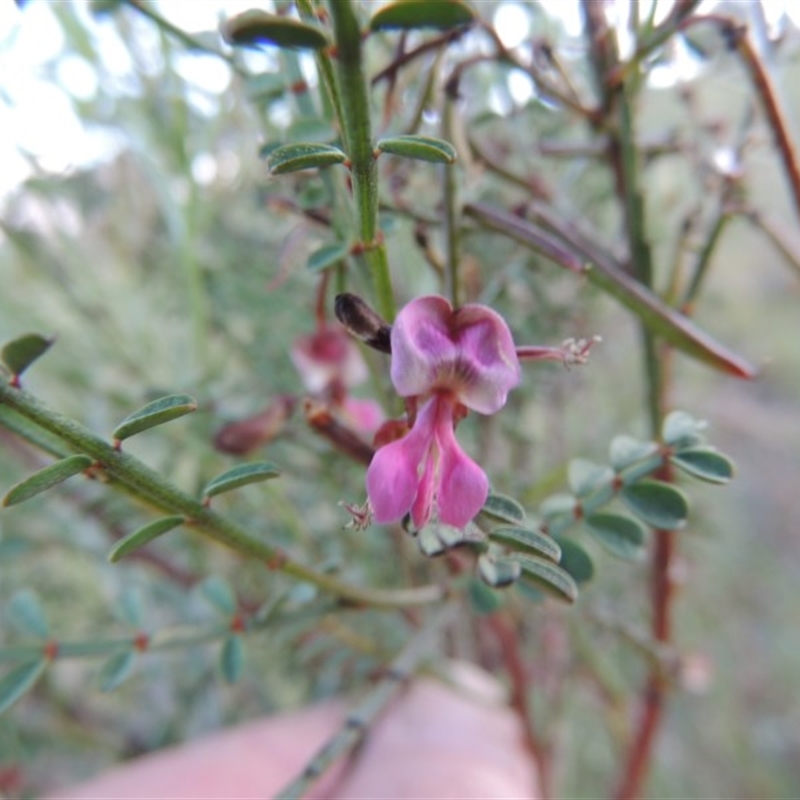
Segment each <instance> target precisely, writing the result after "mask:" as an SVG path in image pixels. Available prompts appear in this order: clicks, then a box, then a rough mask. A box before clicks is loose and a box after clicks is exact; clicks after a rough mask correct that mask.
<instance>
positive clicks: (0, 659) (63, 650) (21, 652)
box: [0, 603, 335, 664]
mask: <svg viewBox="0 0 800 800" xmlns="http://www.w3.org/2000/svg"><path fill="white" fill-rule="evenodd" d="M334 608H335V606H334V605H332V604H330V603H328V604H326V605H324V606H314V607H312V608H303V609H298V610H297V611H293V612H289V613H286V614H284V615H282V616H279V617H272V616H269V617H266V618H264V619H257V618H255V617H251V618H250V619H248V620H247V622H246V623H245V625H244V628H243V629H242V630H240V631H237V632H238V633H239V634H240V635H243V636H246V635H248V634H252V633H258V632H260V631H262V630H264V629H265V628H267V627H269V628H270V629H272V627H273V626H275V625H289V624H294V623H297V622H303V621H306V620H309V619H315V618H316V619H319V618H320V617H322V616H324V614H326V613H328V612H330V611H332V610H334ZM231 634H232V630H231V625H230V623H219V624H217V625H213V626H212V627H209V628H204V629H201V630H193V631H190V632H188V631H186V629H185V627H181V628H173V629H170V628H166V629H164V630H162V631H158V632H156V633H154V634H152V635H146V636H143V634H141V633H137V634H135V635H133V636H120V637H118V638H115V639H92V640H90V641H85V642H69V641H64V642H61V641H58V640H50V641H48V642H46V643H45V642H40V643H37V644H27V645H15V646H13V647H0V664H8V663H19V662H26V661H35V660H36V659H37V658H41V657H42V655H43V654H44V650H45V648H47V649H48V650H49V649H50V648H53V650H54V651H55V656H53V658H54V659H55V660H58V661H62V660H64V659H69V658H103V657H106V656H113V655H116V654H117V653H125V652H127V651H129V650H137V651H138V652H140V653H142V654H143V655H144V654H147V653H156V652H164V651H167V650H179V649H182V648H186V647H193V646H195V645H200V644H207V643H208V642H214V641H218V640H220V639H226V638H227V637H228V636H230V635H231Z"/></svg>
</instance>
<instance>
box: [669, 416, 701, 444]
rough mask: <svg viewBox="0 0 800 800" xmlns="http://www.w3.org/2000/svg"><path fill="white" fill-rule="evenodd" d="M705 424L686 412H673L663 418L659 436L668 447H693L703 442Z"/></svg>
mask: <svg viewBox="0 0 800 800" xmlns="http://www.w3.org/2000/svg"><path fill="white" fill-rule="evenodd" d="M705 427H706V423H705V422H703V421H702V420H697V419H695V418H694V417H693V416H692V415H691V414H689V413H687V412H686V411H673V412H671V413H670V414H667V416H666V417H665V418H664V424H663V425H662V426H661V436H662V438H663V439H664V442H666V444H668V445H670V447H694V446H695V445H698V444H701V443H702V441H703V433H702V431H703V430H704V429H705Z"/></svg>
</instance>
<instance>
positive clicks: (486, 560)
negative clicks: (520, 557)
mask: <svg viewBox="0 0 800 800" xmlns="http://www.w3.org/2000/svg"><path fill="white" fill-rule="evenodd" d="M521 574H522V567H521V566H520V565H519V563H518V562H517V561H514V560H513V559H511V558H502V557H500V558H497V557H494V556H490V555H488V554H486V553H484V554H483V555H481V556H480V557H479V558H478V575H480V577H481V579H482V580H483V581H484V582H485V583H487V584H488V585H489V586H493V587H494V588H495V589H499V588H501V587H503V586H510V585H511V584H512V583H514V582H515V581H516V580H517V579H518V578H519V576H520V575H521Z"/></svg>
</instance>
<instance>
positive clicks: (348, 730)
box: [275, 604, 456, 800]
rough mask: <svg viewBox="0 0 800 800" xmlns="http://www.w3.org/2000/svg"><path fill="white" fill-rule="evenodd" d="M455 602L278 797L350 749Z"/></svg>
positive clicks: (310, 780)
mask: <svg viewBox="0 0 800 800" xmlns="http://www.w3.org/2000/svg"><path fill="white" fill-rule="evenodd" d="M455 611H456V606H455V605H454V604H453V605H448V606H445V607H444V608H442V609H440V610H439V611H438V612H437V613H436V614H435V616H433V617H432V618H431V619H430V620H429V621H428V622H427V623H426V624H425V626H424V627H423V628H422V629H420V630H419V631H417V632H416V633H415V634H414V636H413V637H412V638H411V640H410V641H409V642H408V643H407V644H406V646H405V647H404V648H403V650H402V652H401V653H400V654H399V655H398V656H397V658H396V659H395V660H394V661H393V662H392V663H391V665H389V667H388V668H387V670H386V672H385V674H384V676H383V678H382V679H381V680H380V682H379V683H378V685H377V686H375V687H374V688H373V689H372V691H371V692H370V693H369V694H368V695H367V696H366V697H365V698H364V699H363V700H362V701H361V702H360V703H359V704H358V705H357V706H356V707H355V708H354V709H353V710H352V711H351V712H350V713H349V714H348V715H347V718H346V719H345V723H344V726H343V727H342V728H341V729H340V730H339V731H338V732H337V733H336V734H334V736H333V737H332V738H331V739H330V740H329V741H328V742H327V743H326V744H325V745H324V746H323V747H322V748H321V749H320V750H319V751H318V752H317V753H316V755H314V757H313V758H312V759H311V761H309V763H308V764H307V765H306V767H305V768H304V769H303V771H302V773H301V774H300V775H298V776H297V777H296V778H295V779H294V780H293V781H292V782H291V783H289V784H288V785H287V786H286V787H284V788H283V789H282V790H281V791H279V792H278V793H277V794H276V795H275V797H276V798H280V800H300V799H301V798H302V797H303V796H304V795H305V794H307V793H308V791H309V790H310V789H311V787H312V786H313V785H314V784H315V783H316V782H317V780H319V778H321V777H322V775H324V774H325V772H326V771H327V770H328V769H330V767H331V766H333V764H335V763H336V762H337V761H338V760H339V759H341V758H343V757H344V756H346V755H347V754H348V753H350V752H352V751H353V749H354V748H355V747H356V746H357V745H358V744H359V743H360V742H361V741H362V739H363V738H364V736H365V735H366V733H367V731H368V729H369V727H370V726H371V725H372V724H374V722H375V721H376V720H377V719H378V717H379V716H380V715H381V714H382V713H383V712H384V710H385V709H386V707H387V706H388V705H389V703H391V702H392V700H394V699H395V698H396V697H397V695H398V694H399V693H400V692H401V690H402V689H403V688H404V687H405V685H406V683H407V682H408V680H409V679H410V678H411V677H412V676H413V674H414V672H415V671H416V670H417V668H418V666H419V665H420V663H421V662H422V660H423V659H424V658H425V656H426V655H427V654H428V652H429V651H430V650H431V649H432V648H433V647H434V646H435V644H436V637H437V635H438V634H439V632H440V631H441V630H442V629H443V628H444V627H446V626H447V625H448V624H450V622H451V621H452V619H453V617H454V614H455Z"/></svg>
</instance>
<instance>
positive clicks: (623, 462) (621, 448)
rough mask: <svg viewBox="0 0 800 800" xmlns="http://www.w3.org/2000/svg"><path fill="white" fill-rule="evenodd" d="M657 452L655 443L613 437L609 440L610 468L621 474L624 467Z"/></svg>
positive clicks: (625, 437) (628, 437) (627, 437)
mask: <svg viewBox="0 0 800 800" xmlns="http://www.w3.org/2000/svg"><path fill="white" fill-rule="evenodd" d="M657 452H658V445H657V444H656V443H655V442H643V441H641V440H640V439H634V438H633V436H626V435H625V434H623V435H622V436H615V437H614V438H613V439H612V440H611V446H610V448H609V457H610V459H611V466H612V467H614V469H615V470H617V472H621V471H622V470H623V469H625V468H626V467H630V466H631V465H633V464H635V463H636V462H637V461H641V460H643V459H645V458H647V457H648V456H652V455H653V454H654V453H657Z"/></svg>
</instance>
